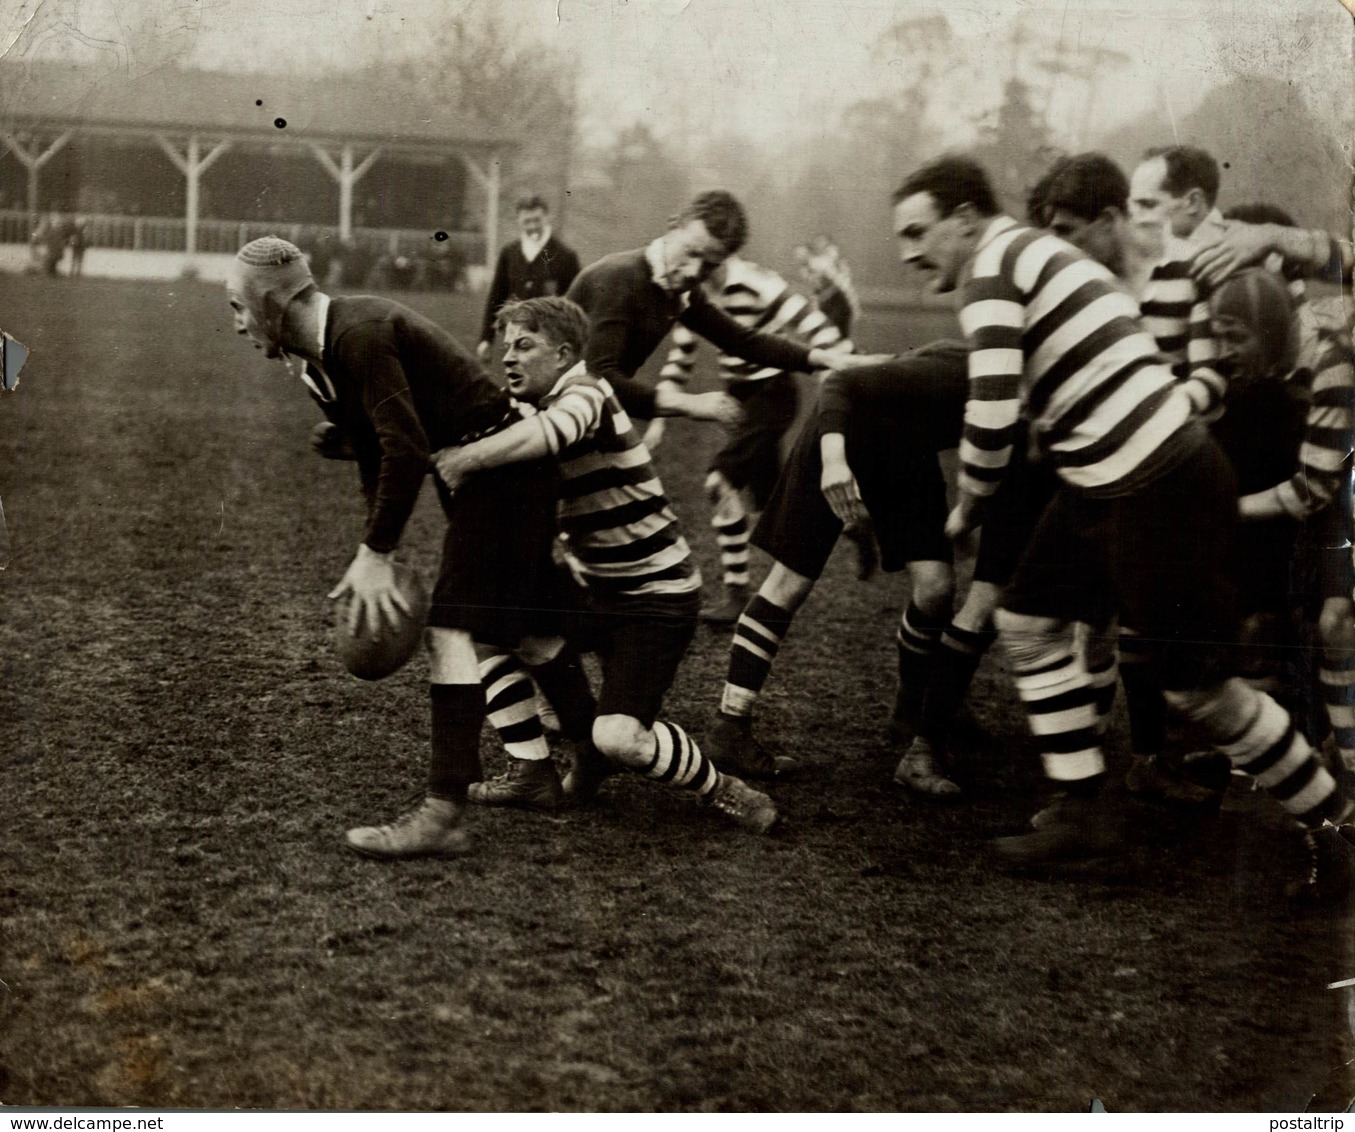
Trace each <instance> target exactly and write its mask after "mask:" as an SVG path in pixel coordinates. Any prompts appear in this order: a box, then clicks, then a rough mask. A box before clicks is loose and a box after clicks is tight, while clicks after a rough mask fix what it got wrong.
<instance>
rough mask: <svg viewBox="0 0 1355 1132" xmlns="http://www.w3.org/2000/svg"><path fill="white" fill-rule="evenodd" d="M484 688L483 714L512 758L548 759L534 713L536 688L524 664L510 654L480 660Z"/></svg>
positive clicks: (548, 752) (481, 681) (538, 720)
mask: <svg viewBox="0 0 1355 1132" xmlns="http://www.w3.org/2000/svg"><path fill="white" fill-rule="evenodd" d="M480 683H481V684H482V685H483V686H484V689H485V715H486V717H487V718H488V719H489V722H490V725H491V726H492V727H493V728H494V730H495V731H497V732H498V733H499V738H500V739H501V740H503V749H504V750H505V751H507V752H508V755H509V757H510V758H514V759H548V758H550V748H549V747H547V746H546V735H545V732H544V731H543V730H542V728H541V717H540V716H539V715H537V712H536V687H535V685H533V683H532V681H531V678H530V677H529V676H528V675H527V668H526V665H524V664H523V663H522V661H520V660H519V659H518V658H517V657H516V656H513V655H511V654H509V653H496V654H495V655H493V656H491V657H489V658H487V659H485V660H482V661H481V662H480Z"/></svg>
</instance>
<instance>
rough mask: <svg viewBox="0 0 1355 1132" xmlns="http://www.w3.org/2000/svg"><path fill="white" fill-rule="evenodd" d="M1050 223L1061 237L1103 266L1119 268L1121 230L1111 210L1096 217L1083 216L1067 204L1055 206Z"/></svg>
mask: <svg viewBox="0 0 1355 1132" xmlns="http://www.w3.org/2000/svg"><path fill="white" fill-rule="evenodd" d="M1048 227H1049V231H1051V232H1053V233H1054V235H1056V236H1057V237H1058V238H1059V239H1060V240H1067V241H1068V243H1070V244H1072V245H1073V247H1075V248H1077V249H1078V250H1079V251H1080V252H1082V253H1084V254H1085V255H1088V256H1090V257H1091V258H1092V259H1094V260H1096V262H1097V263H1099V264H1101V265H1102V266H1103V267H1108V268H1110V270H1111V271H1118V270H1119V264H1120V262H1121V259H1122V255H1121V248H1120V240H1119V234H1118V233H1117V232H1116V230H1115V220H1114V217H1113V216H1112V215H1111V213H1110V212H1109V211H1106V212H1103V213H1101V215H1100V216H1098V217H1097V218H1096V219H1095V220H1084V219H1083V218H1082V217H1080V216H1078V215H1077V214H1076V213H1073V212H1069V211H1068V210H1067V209H1066V208H1056V209H1054V211H1053V214H1052V215H1051V216H1050V218H1049V225H1048Z"/></svg>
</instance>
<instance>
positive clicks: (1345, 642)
mask: <svg viewBox="0 0 1355 1132" xmlns="http://www.w3.org/2000/svg"><path fill="white" fill-rule="evenodd" d="M1317 634H1318V639H1319V640H1320V641H1321V642H1322V651H1323V652H1324V653H1326V654H1327V655H1328V657H1330V658H1331V659H1333V660H1346V659H1349V658H1350V657H1351V656H1352V655H1355V603H1353V602H1351V600H1350V599H1349V598H1343V597H1335V598H1328V599H1327V600H1326V601H1324V602H1323V603H1322V612H1321V614H1319V616H1318V619H1317Z"/></svg>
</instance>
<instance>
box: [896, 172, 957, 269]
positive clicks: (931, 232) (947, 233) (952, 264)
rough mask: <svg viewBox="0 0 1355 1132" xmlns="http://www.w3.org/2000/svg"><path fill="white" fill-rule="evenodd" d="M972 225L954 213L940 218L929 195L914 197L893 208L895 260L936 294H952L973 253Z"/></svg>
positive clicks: (917, 194)
mask: <svg viewBox="0 0 1355 1132" xmlns="http://www.w3.org/2000/svg"><path fill="white" fill-rule="evenodd" d="M971 228H972V221H971V218H970V217H969V215H968V213H967V211H966V212H963V213H962V212H961V210H959V209H957V210H956V211H955V212H952V213H951V214H950V215H949V216H946V217H942V215H941V210H940V209H938V208H937V206H936V199H935V198H934V197H933V196H932V194H931V193H914V194H913V195H912V196H910V197H904V198H903V200H901V201H899V203H898V204H896V205H895V206H894V232H895V234H896V235H897V236H898V237H899V258H900V259H901V260H903V262H904V263H906V264H908V265H909V266H910V267H913V268H916V269H917V270H918V271H921V272H923V273H924V274H925V275H927V276H928V278H929V279H930V280H931V288H932V290H933V291H936V292H938V293H944V292H947V291H953V290H955V288H956V287H957V286H959V282H960V273H961V271H962V270H963V269H964V265H965V261H966V260H968V259H969V255H970V253H971V251H972V250H973V232H972V231H971Z"/></svg>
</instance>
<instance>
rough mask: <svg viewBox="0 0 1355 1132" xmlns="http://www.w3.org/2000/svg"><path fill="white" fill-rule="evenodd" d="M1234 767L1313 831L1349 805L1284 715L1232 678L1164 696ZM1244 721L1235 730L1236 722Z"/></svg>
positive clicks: (1341, 814) (1267, 699) (1271, 702)
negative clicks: (1210, 686) (1197, 726)
mask: <svg viewBox="0 0 1355 1132" xmlns="http://www.w3.org/2000/svg"><path fill="white" fill-rule="evenodd" d="M1167 697H1168V699H1169V700H1171V701H1172V702H1173V703H1176V704H1178V705H1179V706H1181V707H1182V708H1183V710H1184V711H1185V712H1186V714H1187V715H1189V716H1190V718H1191V719H1193V720H1194V721H1195V722H1196V723H1198V724H1199V725H1200V726H1201V727H1202V728H1203V729H1204V730H1205V732H1206V733H1207V734H1208V735H1209V737H1210V738H1211V739H1212V740H1213V742H1214V745H1215V747H1216V748H1217V749H1218V750H1219V751H1221V752H1222V753H1223V754H1225V755H1227V756H1228V758H1229V759H1230V760H1231V761H1232V764H1233V766H1234V767H1236V768H1237V769H1238V770H1240V771H1243V772H1244V773H1245V774H1249V775H1251V777H1252V778H1254V779H1255V780H1256V783H1257V785H1258V786H1260V787H1261V788H1262V789H1264V790H1265V791H1266V792H1267V793H1268V794H1270V795H1271V796H1272V797H1273V798H1275V800H1276V801H1278V802H1279V803H1280V805H1282V806H1283V807H1284V808H1285V810H1287V811H1288V812H1289V814H1290V815H1291V816H1292V817H1294V818H1295V819H1296V820H1297V821H1298V822H1299V823H1300V824H1302V825H1304V826H1306V827H1307V828H1309V829H1316V828H1317V827H1319V826H1321V825H1323V824H1324V823H1325V822H1328V821H1339V820H1341V819H1343V818H1344V817H1345V816H1346V813H1347V811H1348V809H1349V803H1348V802H1347V801H1346V798H1345V795H1344V794H1343V793H1342V792H1341V788H1340V787H1339V786H1337V785H1336V780H1335V779H1334V778H1332V776H1331V775H1330V774H1328V773H1327V769H1326V768H1325V767H1324V766H1323V765H1322V763H1321V760H1319V759H1318V757H1317V754H1316V753H1315V752H1314V751H1313V748H1312V747H1311V746H1310V745H1309V743H1308V740H1307V739H1305V738H1304V737H1303V735H1302V734H1301V733H1300V732H1299V731H1298V730H1297V729H1296V728H1295V727H1294V722H1293V720H1291V719H1290V718H1289V713H1288V712H1286V711H1285V710H1284V708H1282V707H1280V705H1279V704H1277V703H1276V702H1275V701H1274V700H1273V699H1271V698H1270V697H1269V696H1267V695H1266V694H1265V693H1264V692H1258V691H1257V690H1256V689H1255V688H1253V687H1251V685H1249V684H1248V683H1247V682H1246V681H1245V680H1241V679H1238V678H1237V677H1233V678H1232V679H1230V680H1227V681H1225V682H1224V683H1223V684H1222V685H1220V686H1219V687H1218V688H1213V689H1208V690H1205V691H1196V692H1185V693H1182V692H1168V693H1167ZM1239 720H1244V721H1245V722H1244V723H1243V724H1242V725H1241V727H1239V726H1238V721H1239Z"/></svg>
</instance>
